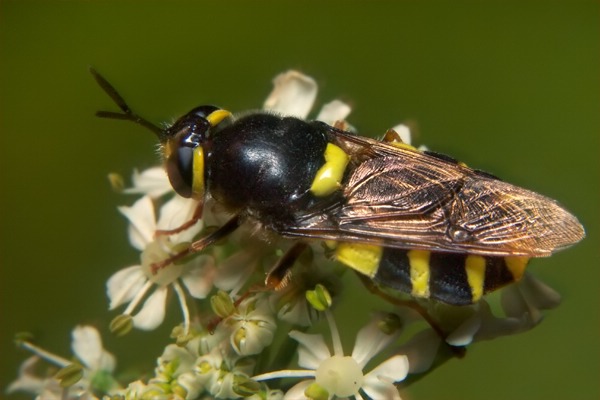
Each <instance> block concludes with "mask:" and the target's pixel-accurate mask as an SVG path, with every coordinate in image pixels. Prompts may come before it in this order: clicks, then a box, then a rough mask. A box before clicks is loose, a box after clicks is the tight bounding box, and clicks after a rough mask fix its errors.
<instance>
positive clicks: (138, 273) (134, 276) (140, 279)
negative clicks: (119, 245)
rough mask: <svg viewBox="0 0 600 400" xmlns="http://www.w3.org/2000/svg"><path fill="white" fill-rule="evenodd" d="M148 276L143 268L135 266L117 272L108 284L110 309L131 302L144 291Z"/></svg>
mask: <svg viewBox="0 0 600 400" xmlns="http://www.w3.org/2000/svg"><path fill="white" fill-rule="evenodd" d="M145 282H146V276H145V275H144V272H143V271H142V267H141V266H139V265H134V266H131V267H127V268H123V269H121V270H119V271H117V272H115V273H114V274H113V275H112V276H111V277H110V278H109V279H108V281H107V282H106V291H107V294H108V298H109V299H110V305H109V309H110V310H113V309H115V308H116V307H119V306H120V305H121V304H124V303H127V302H129V301H131V300H132V299H133V298H134V297H135V295H136V294H137V293H138V292H139V291H140V290H141V289H142V287H143V286H144V283H145Z"/></svg>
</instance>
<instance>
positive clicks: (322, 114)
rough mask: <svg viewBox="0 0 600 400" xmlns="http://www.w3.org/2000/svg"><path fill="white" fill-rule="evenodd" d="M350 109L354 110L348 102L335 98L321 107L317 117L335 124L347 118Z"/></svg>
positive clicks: (327, 122)
mask: <svg viewBox="0 0 600 400" xmlns="http://www.w3.org/2000/svg"><path fill="white" fill-rule="evenodd" d="M350 111H352V109H351V108H350V106H349V105H348V104H346V103H344V102H343V101H340V100H333V101H331V102H329V103H327V104H325V105H324V106H323V107H322V108H321V111H319V115H317V118H316V119H317V120H319V121H323V122H325V123H326V124H329V125H333V124H334V123H335V122H336V121H343V120H345V119H346V117H347V116H348V115H349V114H350Z"/></svg>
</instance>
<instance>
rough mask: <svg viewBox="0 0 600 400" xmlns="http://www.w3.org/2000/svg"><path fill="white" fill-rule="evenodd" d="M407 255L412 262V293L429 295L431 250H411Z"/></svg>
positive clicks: (410, 262)
mask: <svg viewBox="0 0 600 400" xmlns="http://www.w3.org/2000/svg"><path fill="white" fill-rule="evenodd" d="M407 256H408V262H409V264H410V281H411V283H412V295H413V296H415V297H425V298H427V297H429V276H430V270H429V257H430V256H431V252H429V251H425V250H410V251H409V252H408V253H407Z"/></svg>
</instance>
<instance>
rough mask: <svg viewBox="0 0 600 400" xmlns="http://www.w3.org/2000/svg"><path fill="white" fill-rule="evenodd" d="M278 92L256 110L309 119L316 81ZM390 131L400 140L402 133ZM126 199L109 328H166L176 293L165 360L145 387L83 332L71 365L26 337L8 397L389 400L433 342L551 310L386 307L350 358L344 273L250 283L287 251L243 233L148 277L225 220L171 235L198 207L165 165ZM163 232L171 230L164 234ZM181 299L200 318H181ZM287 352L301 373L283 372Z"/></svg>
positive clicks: (528, 304)
mask: <svg viewBox="0 0 600 400" xmlns="http://www.w3.org/2000/svg"><path fill="white" fill-rule="evenodd" d="M274 83H275V88H274V90H273V92H272V93H271V94H270V96H269V97H268V99H267V100H266V102H265V105H264V108H265V109H266V110H270V111H272V112H278V113H281V114H286V115H295V116H297V117H300V118H306V117H307V115H308V113H309V111H310V110H311V108H312V106H313V103H314V100H315V99H316V96H317V85H316V83H315V82H314V80H313V79H311V78H310V77H307V76H305V75H302V74H300V73H298V72H295V71H290V72H287V73H284V74H281V75H279V76H278V77H276V78H275V81H274ZM349 112H350V108H349V107H348V106H347V105H346V104H344V103H342V102H340V101H337V100H335V101H333V102H331V103H329V104H326V105H325V106H324V107H323V108H322V110H321V112H320V113H319V114H318V116H317V119H319V120H322V121H325V122H327V123H330V124H334V123H335V122H336V121H344V120H345V119H346V117H347V116H348V114H349ZM346 126H349V125H346ZM394 130H396V131H397V132H399V133H400V134H401V136H402V140H403V141H405V142H407V143H410V131H409V130H408V128H407V127H406V126H404V125H399V126H397V127H394ZM124 191H125V192H126V193H131V194H136V195H140V196H141V197H140V198H139V199H138V200H137V201H135V202H134V203H133V205H132V206H130V207H120V208H119V211H120V212H121V213H122V214H123V215H124V216H125V217H126V218H127V219H128V221H129V228H128V230H129V240H130V243H131V245H132V246H133V247H134V248H136V249H137V250H139V251H140V262H139V263H138V264H136V265H133V266H129V267H126V268H124V269H122V270H120V271H118V272H116V273H115V274H113V275H112V276H111V278H110V279H109V280H108V283H107V293H108V297H109V300H110V305H109V308H110V309H111V310H114V309H118V308H122V309H123V310H122V311H121V314H120V315H119V316H118V317H116V318H115V319H114V320H113V323H112V324H111V330H112V331H113V333H116V334H119V335H124V334H126V333H127V332H129V331H130V330H131V329H141V330H152V329H155V328H156V327H158V326H159V325H160V324H161V323H162V322H163V321H164V317H165V313H166V309H167V308H166V306H167V300H168V298H169V296H168V294H169V292H173V293H174V294H175V297H176V298H177V300H178V303H179V307H180V309H181V314H182V324H181V325H180V326H178V327H176V328H175V329H174V330H173V338H174V343H172V344H168V345H167V346H166V347H165V348H164V350H162V355H160V357H158V359H157V365H156V368H155V370H154V373H153V375H151V377H149V378H146V379H143V380H142V379H140V380H136V381H133V382H122V381H120V380H119V376H118V375H117V374H116V373H115V360H114V357H113V356H112V355H111V354H110V353H108V352H107V351H105V350H104V349H103V348H102V343H101V339H100V335H99V333H98V331H97V330H96V329H95V328H93V327H90V326H81V327H77V328H76V329H75V330H74V331H73V341H72V347H73V353H74V355H75V357H76V360H77V361H71V360H67V359H63V358H61V357H57V356H55V355H53V354H51V353H49V352H46V351H45V350H43V349H41V348H39V347H37V346H35V345H33V344H31V343H30V342H29V341H27V340H22V341H21V342H20V343H21V345H22V346H23V347H25V348H27V349H29V350H30V351H31V352H33V353H34V354H35V355H34V356H33V357H32V358H30V359H28V360H27V361H25V363H24V364H23V366H22V367H21V369H20V373H19V377H18V379H17V380H15V381H14V382H13V383H12V384H11V385H10V386H9V388H8V392H14V391H26V392H29V393H32V394H33V395H34V396H36V398H39V399H95V398H101V397H104V398H112V399H200V398H219V399H235V398H248V399H256V400H259V399H331V398H356V399H362V398H365V397H366V398H371V399H399V398H400V395H399V392H398V389H397V386H396V385H397V384H398V383H399V382H401V381H403V380H404V379H405V378H406V377H407V375H408V374H413V373H414V374H416V373H424V372H427V371H428V370H429V369H430V368H431V367H432V365H434V362H435V361H436V359H437V358H438V357H439V356H440V354H441V353H443V354H448V353H449V352H439V351H438V349H439V347H440V346H456V347H460V346H466V345H468V344H470V343H472V342H474V341H480V340H488V339H493V338H495V337H498V336H502V335H509V334H514V333H518V332H522V331H524V330H527V329H530V328H532V327H534V326H535V325H536V324H537V323H538V322H539V321H540V319H541V310H544V309H548V308H552V307H554V306H556V305H557V304H558V302H559V298H558V295H557V294H556V293H555V292H554V291H552V290H551V289H550V288H548V287H547V286H545V285H543V284H542V283H540V282H538V281H536V280H534V279H533V278H532V277H530V276H525V277H524V279H523V280H522V281H521V283H518V284H515V285H512V286H511V287H509V288H507V289H506V290H504V291H503V293H502V301H501V307H500V308H501V310H502V311H501V312H500V311H496V312H493V311H492V307H491V306H490V305H489V304H488V302H486V301H485V300H482V301H480V302H478V303H477V304H475V305H472V306H469V307H460V308H458V307H450V306H443V305H435V306H429V305H428V304H430V303H421V304H420V303H416V302H415V303H414V306H415V307H413V308H407V307H396V308H395V309H394V313H386V312H382V313H379V314H377V315H376V316H375V317H373V318H371V321H370V322H368V323H367V324H366V325H365V326H364V327H363V328H362V329H361V330H360V331H359V332H358V334H357V336H356V342H355V345H354V348H353V350H352V352H351V353H347V352H344V350H343V346H342V342H341V339H340V335H339V333H338V328H337V326H336V323H335V321H334V316H333V310H334V308H335V305H336V302H337V301H338V300H339V298H338V297H337V294H338V293H339V292H340V290H341V287H340V286H341V283H340V280H339V274H340V269H339V268H336V267H335V266H334V265H333V263H332V262H331V261H329V260H328V259H327V258H326V256H325V255H324V251H323V249H322V248H321V247H319V246H314V247H313V248H311V249H310V250H311V252H310V254H311V256H312V258H311V259H310V260H305V261H303V260H302V259H300V260H299V261H298V262H299V263H300V264H304V265H302V266H301V267H302V268H298V270H299V271H297V273H295V275H294V280H293V283H292V284H290V285H287V286H286V287H284V288H283V289H282V290H280V291H277V292H273V291H265V290H257V289H255V287H256V285H257V284H258V283H259V282H260V281H261V280H262V279H264V273H265V268H266V269H268V268H269V267H270V266H272V265H273V263H274V262H275V261H276V259H277V257H278V256H280V254H281V252H282V251H284V250H285V248H286V246H289V245H290V244H289V243H286V242H273V241H271V242H269V243H267V242H266V241H263V240H261V238H260V237H258V236H257V235H254V234H253V232H252V231H244V230H243V229H242V230H240V232H236V233H235V234H233V235H232V236H231V238H230V239H228V241H227V243H224V244H217V245H213V246H210V247H209V248H207V249H205V250H203V251H202V252H200V253H197V254H194V255H190V256H187V257H184V258H181V259H178V260H176V261H175V259H173V262H170V263H168V265H166V266H164V267H163V268H160V269H158V270H157V269H156V268H155V266H156V265H157V263H160V262H164V261H165V260H171V257H173V256H174V255H176V254H178V253H179V252H181V251H182V250H183V249H186V248H188V246H189V245H190V243H192V242H193V241H194V240H195V238H197V237H198V236H199V235H202V234H205V233H206V232H209V231H210V230H211V229H212V228H213V226H215V225H216V226H218V225H220V224H222V223H223V221H224V217H223V216H222V215H221V214H220V213H219V211H218V205H215V204H212V203H210V201H209V202H208V203H207V204H204V214H203V219H202V221H199V222H198V223H197V224H195V225H193V226H192V227H190V228H188V229H184V230H181V231H180V232H179V231H177V228H178V227H180V226H182V225H183V224H184V223H186V222H187V221H190V220H191V219H192V217H193V215H194V212H195V211H196V207H197V204H196V203H195V202H194V201H193V200H188V199H183V198H181V197H179V196H177V195H175V194H174V193H173V191H172V189H171V186H170V185H169V182H168V179H167V177H166V175H165V172H164V171H163V170H162V168H152V169H149V170H146V171H143V172H141V173H138V172H135V174H134V176H133V187H131V188H129V189H125V190H124ZM170 230H171V231H172V230H175V231H177V232H176V233H173V232H171V233H170V234H164V232H163V234H161V233H160V231H170ZM157 232H158V233H157ZM191 302H194V305H195V307H194V308H195V309H197V310H198V311H197V312H196V311H194V312H192V311H190V310H191V309H192V307H190V305H191ZM390 308H391V306H390ZM414 309H417V310H419V311H420V314H419V313H417V312H415V311H414ZM425 315H426V316H427V317H428V318H427V322H429V323H432V322H433V324H435V326H432V325H427V326H426V327H425V328H424V329H422V330H421V331H417V333H416V334H414V335H412V336H411V337H409V338H408V339H404V340H403V341H402V342H399V338H400V335H401V333H402V332H403V331H404V328H405V327H406V326H407V325H408V324H411V323H415V322H422V321H423V318H422V316H425ZM323 317H324V318H323ZM323 319H325V320H326V322H327V326H328V327H329V331H330V336H331V342H330V343H329V344H328V343H327V342H326V340H325V338H324V336H323V335H320V334H311V333H307V330H308V329H310V328H311V327H312V326H313V325H315V324H316V323H318V322H319V321H320V320H323ZM364 319H365V320H367V319H368V318H367V317H365V318H364ZM434 328H435V329H434ZM413 331H415V330H414V329H413ZM294 349H297V350H294ZM381 353H385V354H386V355H387V358H386V359H385V361H383V362H382V363H380V364H379V365H376V366H373V365H370V362H371V360H372V359H373V358H374V357H375V356H377V355H379V354H381ZM296 356H297V365H298V367H299V368H298V369H293V365H294V359H295V357H296ZM40 359H44V360H46V361H48V362H50V363H51V364H53V365H55V366H56V367H58V368H59V370H58V373H57V374H51V375H48V376H39V375H36V373H35V370H34V368H33V367H34V364H36V363H38V361H40ZM140 376H148V375H147V374H140ZM280 378H285V379H280ZM275 379H277V381H275Z"/></svg>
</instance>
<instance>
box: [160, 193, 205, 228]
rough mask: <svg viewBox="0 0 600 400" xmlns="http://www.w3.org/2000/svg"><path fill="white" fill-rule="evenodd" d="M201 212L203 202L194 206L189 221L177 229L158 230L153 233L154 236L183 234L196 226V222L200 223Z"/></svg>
mask: <svg viewBox="0 0 600 400" xmlns="http://www.w3.org/2000/svg"><path fill="white" fill-rule="evenodd" d="M203 210H204V202H203V201H201V202H199V203H198V205H197V206H196V209H195V210H194V214H193V215H192V218H190V220H189V221H186V222H184V223H183V224H181V225H179V226H178V227H177V228H173V229H158V230H157V231H156V232H154V236H160V235H174V234H176V233H179V232H183V231H185V230H186V229H189V228H191V227H192V226H194V225H196V223H198V221H200V219H201V218H202V211H203Z"/></svg>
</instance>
